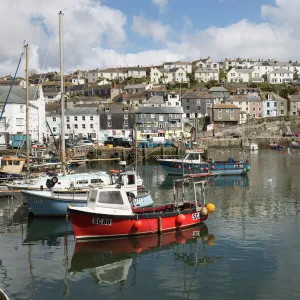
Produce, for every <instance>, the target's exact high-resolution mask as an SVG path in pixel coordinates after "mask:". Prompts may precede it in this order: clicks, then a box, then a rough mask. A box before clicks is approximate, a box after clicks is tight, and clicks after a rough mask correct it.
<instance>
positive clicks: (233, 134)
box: [231, 133, 242, 139]
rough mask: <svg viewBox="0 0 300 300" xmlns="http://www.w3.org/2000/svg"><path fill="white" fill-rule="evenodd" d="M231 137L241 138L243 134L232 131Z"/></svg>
mask: <svg viewBox="0 0 300 300" xmlns="http://www.w3.org/2000/svg"><path fill="white" fill-rule="evenodd" d="M231 137H232V138H233V139H239V138H241V137H242V136H241V135H240V134H239V133H232V134H231Z"/></svg>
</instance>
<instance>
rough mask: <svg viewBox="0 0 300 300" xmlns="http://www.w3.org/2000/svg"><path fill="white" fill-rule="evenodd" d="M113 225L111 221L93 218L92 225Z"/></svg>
mask: <svg viewBox="0 0 300 300" xmlns="http://www.w3.org/2000/svg"><path fill="white" fill-rule="evenodd" d="M111 223H112V220H111V219H101V218H93V219H92V224H96V225H106V226H110V225H111Z"/></svg>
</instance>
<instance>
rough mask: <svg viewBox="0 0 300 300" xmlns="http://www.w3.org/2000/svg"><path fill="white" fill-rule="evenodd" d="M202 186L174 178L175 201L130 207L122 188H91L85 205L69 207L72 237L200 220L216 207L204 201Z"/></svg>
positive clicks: (147, 230)
mask: <svg viewBox="0 0 300 300" xmlns="http://www.w3.org/2000/svg"><path fill="white" fill-rule="evenodd" d="M191 186H192V187H193V188H194V192H193V197H194V199H193V201H192V200H191V201H188V200H187V195H186V191H190V187H191ZM198 186H200V197H201V196H202V197H203V201H201V202H200V201H199V200H198V199H197V198H198V197H199V196H198V194H197V187H198ZM204 188H205V186H204V182H194V181H192V180H191V179H180V180H175V181H174V188H173V194H174V203H171V204H166V205H155V206H153V207H150V208H142V209H140V208H135V207H132V206H131V204H130V199H129V198H128V195H127V194H126V192H125V191H124V190H122V189H118V188H105V189H100V188H97V189H92V190H91V191H90V194H89V198H88V205H87V206H86V207H77V206H71V205H70V206H69V207H68V210H69V214H70V217H71V219H72V223H73V228H74V233H75V237H76V239H89V238H110V237H120V236H134V235H144V234H154V233H160V232H167V231H173V230H179V229H182V228H186V227H189V226H192V225H195V224H199V223H201V222H203V221H205V220H206V219H207V216H208V213H210V212H213V211H214V210H215V206H214V205H213V204H212V203H208V204H205V200H204ZM189 194H191V193H189Z"/></svg>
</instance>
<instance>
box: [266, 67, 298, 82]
mask: <svg viewBox="0 0 300 300" xmlns="http://www.w3.org/2000/svg"><path fill="white" fill-rule="evenodd" d="M293 74H294V73H293V72H292V71H289V70H287V69H284V68H278V69H275V70H274V71H272V72H270V73H269V74H268V75H267V79H268V82H269V83H272V84H282V83H290V82H292V81H293Z"/></svg>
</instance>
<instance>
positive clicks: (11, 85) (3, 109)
mask: <svg viewBox="0 0 300 300" xmlns="http://www.w3.org/2000/svg"><path fill="white" fill-rule="evenodd" d="M24 49H25V46H23V52H22V53H21V55H20V59H19V63H18V66H17V69H16V72H15V75H14V77H13V80H12V82H11V84H10V87H9V91H8V94H7V96H6V99H5V103H4V105H3V107H2V111H1V115H0V121H1V120H2V117H3V114H4V112H5V107H6V104H7V102H8V98H9V95H10V92H11V90H12V87H13V84H14V82H15V79H16V76H17V73H18V70H19V67H20V64H21V61H22V58H23V55H24Z"/></svg>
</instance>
